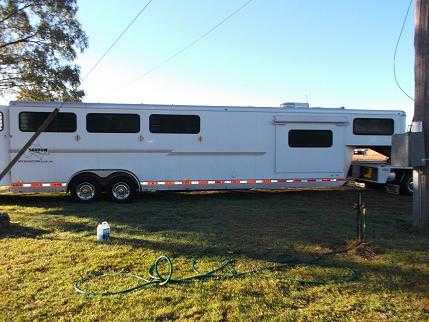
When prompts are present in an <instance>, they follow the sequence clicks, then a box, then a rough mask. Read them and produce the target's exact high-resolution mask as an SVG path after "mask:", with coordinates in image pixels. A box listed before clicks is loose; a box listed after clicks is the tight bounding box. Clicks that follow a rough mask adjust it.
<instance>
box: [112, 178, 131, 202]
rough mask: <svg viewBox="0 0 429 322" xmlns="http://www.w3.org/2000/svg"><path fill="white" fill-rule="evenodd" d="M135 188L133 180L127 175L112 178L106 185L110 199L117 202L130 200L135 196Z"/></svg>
mask: <svg viewBox="0 0 429 322" xmlns="http://www.w3.org/2000/svg"><path fill="white" fill-rule="evenodd" d="M137 190H138V188H137V186H136V183H135V182H134V180H132V179H130V178H128V177H116V178H113V179H112V180H110V182H109V184H108V185H107V193H108V194H109V196H110V199H111V200H113V201H114V202H118V203H127V202H131V201H132V200H133V199H134V197H135V196H136V193H137Z"/></svg>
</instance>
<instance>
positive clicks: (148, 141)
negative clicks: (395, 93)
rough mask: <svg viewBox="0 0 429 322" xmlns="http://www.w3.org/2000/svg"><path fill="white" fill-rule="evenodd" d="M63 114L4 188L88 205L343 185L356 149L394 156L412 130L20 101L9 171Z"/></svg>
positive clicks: (4, 137) (344, 120) (366, 120)
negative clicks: (159, 194)
mask: <svg viewBox="0 0 429 322" xmlns="http://www.w3.org/2000/svg"><path fill="white" fill-rule="evenodd" d="M56 108H58V109H59V112H58V113H57V114H56V115H55V117H54V118H53V120H52V122H50V124H49V126H48V127H47V128H46V129H45V130H44V131H43V132H42V133H41V134H40V135H39V136H38V137H37V138H36V139H35V141H34V142H32V144H31V145H30V146H29V147H28V149H26V150H25V151H24V153H23V154H22V156H20V157H19V160H17V162H16V164H15V165H14V166H13V167H12V168H11V169H10V171H8V172H7V174H6V176H5V177H4V178H3V179H2V180H1V182H0V185H2V186H7V187H9V188H10V189H11V190H12V191H15V192H42V191H64V192H69V193H70V194H72V195H73V196H74V197H75V198H76V199H78V200H80V201H92V200H95V199H97V197H99V196H100V195H101V194H102V193H107V194H109V195H110V196H111V198H112V199H113V200H116V201H127V200H130V199H131V198H132V197H133V196H134V195H135V194H136V193H137V192H140V191H154V190H217V189H240V190H243V189H297V188H310V189H312V188H326V187H339V186H341V185H343V184H344V183H345V180H346V179H347V176H348V175H349V174H350V169H351V165H352V158H353V151H354V149H356V148H371V149H374V150H376V151H380V152H382V153H384V154H387V155H388V154H389V151H390V147H391V136H392V135H393V134H398V133H403V132H405V113H404V112H402V111H397V110H364V109H354V110H352V109H350V110H349V109H344V108H310V107H308V105H307V104H298V103H288V104H282V105H281V106H280V107H231V106H187V105H175V106H172V105H143V104H142V105H130V104H90V103H61V104H59V103H49V102H48V103H34V102H11V103H10V104H9V106H1V107H0V134H1V136H0V171H1V170H3V169H5V168H6V167H7V165H8V164H9V163H10V161H11V160H12V159H13V158H14V157H16V155H17V154H18V153H19V152H20V151H21V149H22V147H23V146H25V144H26V143H28V141H29V139H30V138H31V137H32V136H33V135H34V133H35V132H36V131H37V130H38V129H39V128H40V126H41V125H42V124H43V122H44V121H46V119H47V118H48V117H49V115H50V113H51V112H52V111H53V110H54V109H56Z"/></svg>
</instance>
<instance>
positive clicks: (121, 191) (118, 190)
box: [112, 182, 131, 200]
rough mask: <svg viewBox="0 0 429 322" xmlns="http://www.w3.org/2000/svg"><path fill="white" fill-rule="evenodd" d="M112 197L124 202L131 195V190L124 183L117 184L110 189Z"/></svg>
mask: <svg viewBox="0 0 429 322" xmlns="http://www.w3.org/2000/svg"><path fill="white" fill-rule="evenodd" d="M112 195H113V197H114V198H115V199H117V200H126V199H127V198H128V197H129V196H130V195H131V189H130V186H129V185H128V184H126V183H125V182H118V183H116V184H115V185H114V186H113V187H112Z"/></svg>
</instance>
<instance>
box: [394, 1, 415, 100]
mask: <svg viewBox="0 0 429 322" xmlns="http://www.w3.org/2000/svg"><path fill="white" fill-rule="evenodd" d="M412 5H413V0H410V3H409V4H408V8H407V12H406V13H405V16H404V19H403V21H402V27H401V31H400V33H399V36H398V40H397V41H396V46H395V52H394V54H393V77H394V79H395V83H396V85H397V86H398V88H399V89H400V90H401V91H402V92H403V93H404V94H405V95H406V96H407V97H408V98H409V99H410V100H412V101H414V98H413V97H412V96H411V95H409V94H408V93H407V92H406V91H405V90H404V89H403V88H402V86H401V84H400V83H399V80H398V75H397V74H396V58H397V56H398V48H399V43H400V41H401V38H402V35H403V34H404V30H405V24H406V23H407V20H408V16H409V14H410V10H411V7H412Z"/></svg>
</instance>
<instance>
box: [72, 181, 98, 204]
mask: <svg viewBox="0 0 429 322" xmlns="http://www.w3.org/2000/svg"><path fill="white" fill-rule="evenodd" d="M76 195H77V196H78V198H79V199H80V200H85V201H88V200H91V199H93V198H94V197H95V186H94V185H93V184H91V183H89V182H84V183H81V184H80V185H79V186H78V187H77V189H76Z"/></svg>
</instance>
